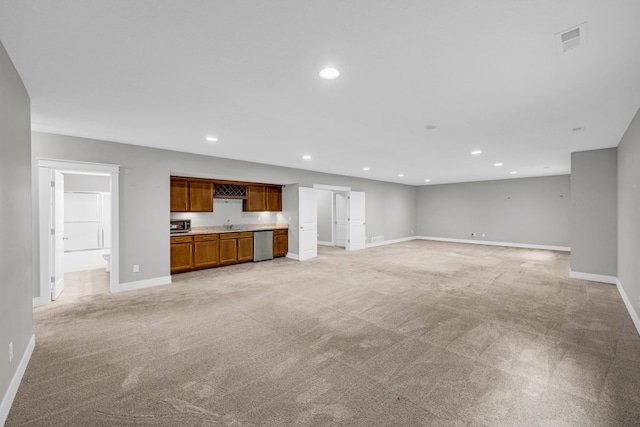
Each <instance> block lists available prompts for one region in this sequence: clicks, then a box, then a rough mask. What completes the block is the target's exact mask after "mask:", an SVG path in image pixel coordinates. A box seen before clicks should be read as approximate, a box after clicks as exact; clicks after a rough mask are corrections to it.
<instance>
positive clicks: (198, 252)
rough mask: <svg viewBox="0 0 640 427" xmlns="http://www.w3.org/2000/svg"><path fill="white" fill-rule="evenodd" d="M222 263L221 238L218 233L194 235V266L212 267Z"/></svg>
mask: <svg viewBox="0 0 640 427" xmlns="http://www.w3.org/2000/svg"><path fill="white" fill-rule="evenodd" d="M219 264H220V257H219V239H218V235H217V234H203V235H198V236H194V237H193V267H194V268H196V269H198V268H210V267H217V266H218V265H219Z"/></svg>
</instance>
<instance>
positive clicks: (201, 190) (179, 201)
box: [171, 176, 214, 212]
mask: <svg viewBox="0 0 640 427" xmlns="http://www.w3.org/2000/svg"><path fill="white" fill-rule="evenodd" d="M213 192H214V183H213V181H209V180H198V179H189V178H182V177H174V176H172V177H171V212H213Z"/></svg>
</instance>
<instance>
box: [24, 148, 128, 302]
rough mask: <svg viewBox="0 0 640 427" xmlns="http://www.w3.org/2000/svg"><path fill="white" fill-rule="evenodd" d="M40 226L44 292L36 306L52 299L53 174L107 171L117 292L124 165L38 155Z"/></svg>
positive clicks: (111, 281)
mask: <svg viewBox="0 0 640 427" xmlns="http://www.w3.org/2000/svg"><path fill="white" fill-rule="evenodd" d="M37 165H38V226H39V253H40V277H39V285H40V286H39V288H40V296H39V297H34V298H33V306H34V307H37V306H40V305H46V304H49V303H51V290H50V286H51V265H50V262H49V260H50V259H51V233H50V224H49V220H50V218H52V217H53V216H52V212H51V204H50V198H51V191H50V189H51V186H50V180H51V175H52V173H53V172H54V171H58V172H66V173H80V174H87V175H90V174H97V175H107V176H109V177H110V181H111V185H110V192H111V213H110V214H111V273H110V278H109V290H110V291H111V292H114V291H115V290H116V289H117V288H118V285H119V283H120V274H119V273H120V266H119V264H120V263H119V261H120V256H119V254H120V240H119V236H120V216H119V212H120V207H119V201H120V196H119V194H120V192H119V189H120V179H119V177H120V165H112V164H105V163H89V162H78V161H73V160H58V159H46V158H38V159H37Z"/></svg>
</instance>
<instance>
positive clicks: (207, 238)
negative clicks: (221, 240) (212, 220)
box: [193, 234, 218, 242]
mask: <svg viewBox="0 0 640 427" xmlns="http://www.w3.org/2000/svg"><path fill="white" fill-rule="evenodd" d="M193 240H194V241H196V242H209V241H212V240H218V235H217V234H203V235H199V236H193Z"/></svg>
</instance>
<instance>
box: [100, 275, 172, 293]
mask: <svg viewBox="0 0 640 427" xmlns="http://www.w3.org/2000/svg"><path fill="white" fill-rule="evenodd" d="M170 283H171V276H164V277H154V278H153V279H145V280H137V281H135V282H126V283H120V284H119V285H118V287H117V289H111V292H114V293H115V292H125V291H134V290H136V289H144V288H151V287H153V286H160V285H169V284H170Z"/></svg>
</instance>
